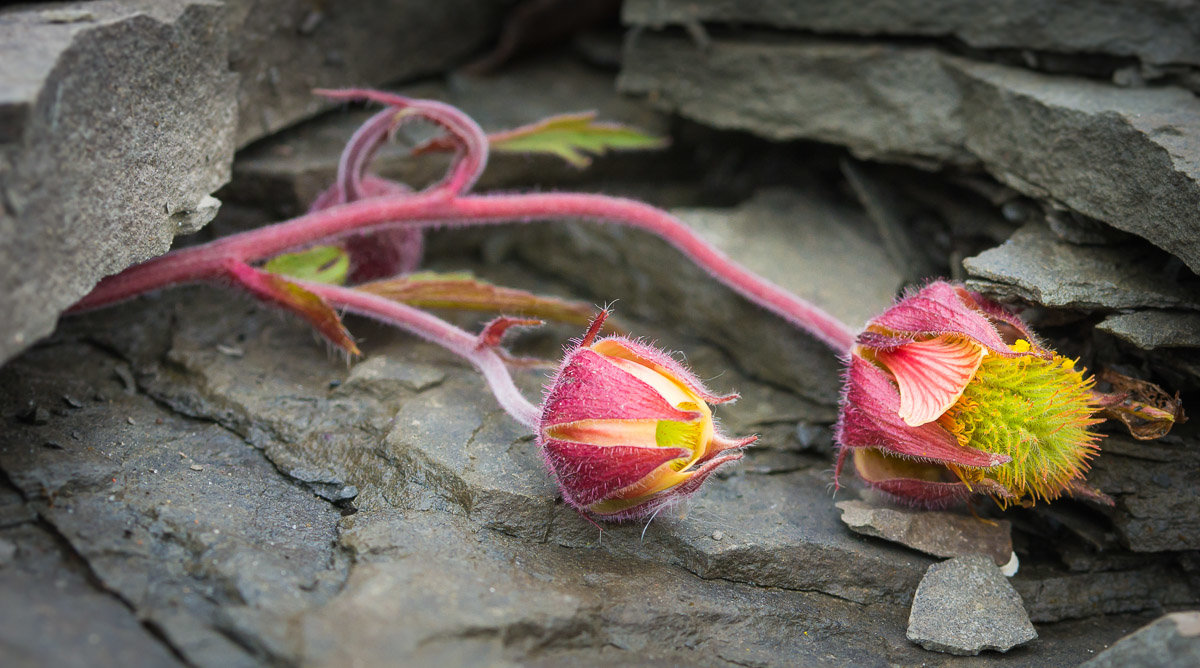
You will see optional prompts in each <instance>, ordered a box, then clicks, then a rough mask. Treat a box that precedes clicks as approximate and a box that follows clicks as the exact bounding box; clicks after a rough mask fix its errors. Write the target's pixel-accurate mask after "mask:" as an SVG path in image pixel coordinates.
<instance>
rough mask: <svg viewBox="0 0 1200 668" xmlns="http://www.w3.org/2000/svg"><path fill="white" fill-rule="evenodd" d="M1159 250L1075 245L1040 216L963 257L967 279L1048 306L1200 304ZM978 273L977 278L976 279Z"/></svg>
mask: <svg viewBox="0 0 1200 668" xmlns="http://www.w3.org/2000/svg"><path fill="white" fill-rule="evenodd" d="M1163 260H1164V258H1163V257H1162V256H1161V253H1157V252H1154V249H1151V248H1144V249H1143V248H1138V246H1137V244H1130V243H1126V244H1124V245H1121V246H1079V245H1076V244H1072V243H1068V242H1065V241H1061V240H1060V239H1059V238H1058V237H1056V236H1055V235H1054V233H1053V232H1051V231H1050V229H1049V228H1048V227H1046V226H1045V225H1044V224H1042V223H1040V222H1034V223H1030V224H1028V225H1026V226H1024V227H1022V228H1021V229H1020V230H1017V232H1016V233H1015V234H1013V236H1012V237H1011V238H1010V239H1009V240H1008V241H1006V242H1004V243H1003V244H1002V245H1000V246H997V247H996V248H993V249H991V250H987V251H984V252H983V253H981V254H979V255H977V256H975V257H971V258H967V259H965V260H963V267H965V268H966V269H967V271H969V272H970V273H971V275H972V276H973V277H977V278H973V279H972V280H970V281H968V285H969V286H971V287H973V288H975V289H982V290H985V291H986V292H988V293H989V294H992V295H997V296H1001V297H1019V298H1021V299H1025V300H1027V301H1030V302H1034V303H1037V304H1041V305H1042V306H1047V307H1051V308H1074V309H1090V310H1116V309H1131V308H1138V307H1154V308H1185V309H1200V291H1197V290H1195V289H1193V288H1191V287H1188V286H1185V285H1182V284H1180V283H1178V282H1175V281H1173V280H1172V275H1171V274H1170V273H1169V272H1168V269H1167V268H1165V267H1164V266H1163V264H1164V263H1163ZM980 279H982V280H980Z"/></svg>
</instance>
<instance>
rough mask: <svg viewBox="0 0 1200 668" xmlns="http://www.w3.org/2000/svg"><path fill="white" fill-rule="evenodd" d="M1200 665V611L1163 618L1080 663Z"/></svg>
mask: <svg viewBox="0 0 1200 668" xmlns="http://www.w3.org/2000/svg"><path fill="white" fill-rule="evenodd" d="M1197 664H1200V612H1196V611H1194V610H1193V611H1189V612H1173V613H1171V614H1169V615H1164V616H1162V617H1161V618H1159V619H1157V620H1155V621H1154V622H1153V623H1151V624H1147V625H1146V626H1145V627H1143V628H1140V629H1138V630H1137V631H1136V632H1135V633H1131V634H1130V635H1128V636H1126V637H1124V638H1121V640H1119V641H1118V642H1117V644H1116V645H1113V646H1112V647H1110V648H1108V649H1106V650H1105V651H1104V652H1102V653H1101V654H1100V655H1099V656H1097V657H1096V658H1094V659H1092V660H1091V661H1088V662H1087V663H1084V664H1083V668H1149V667H1150V666H1158V667H1160V668H1184V667H1185V666H1195V665H1197Z"/></svg>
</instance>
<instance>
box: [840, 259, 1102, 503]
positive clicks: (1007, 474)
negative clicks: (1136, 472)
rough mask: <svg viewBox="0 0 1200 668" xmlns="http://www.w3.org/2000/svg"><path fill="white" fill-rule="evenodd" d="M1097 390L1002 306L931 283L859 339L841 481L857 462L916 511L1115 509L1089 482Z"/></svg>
mask: <svg viewBox="0 0 1200 668" xmlns="http://www.w3.org/2000/svg"><path fill="white" fill-rule="evenodd" d="M1093 382H1094V381H1093V380H1092V379H1091V378H1090V377H1089V378H1084V374H1083V372H1081V371H1077V370H1075V362H1074V361H1073V360H1067V359H1064V358H1063V357H1061V356H1059V355H1058V354H1057V353H1055V352H1054V351H1052V350H1049V349H1047V348H1044V347H1043V346H1042V345H1041V344H1040V343H1039V342H1038V340H1037V339H1036V337H1035V336H1034V335H1033V333H1032V332H1030V331H1029V329H1028V327H1026V325H1025V324H1024V323H1023V322H1021V320H1020V319H1019V318H1018V317H1016V316H1015V315H1013V314H1012V313H1010V312H1008V311H1007V310H1005V309H1004V308H1003V307H1001V306H1000V305H998V304H996V303H994V302H991V301H989V300H987V299H985V298H983V297H982V296H980V295H978V294H976V293H973V292H969V291H967V290H966V289H965V288H962V287H960V286H956V285H952V284H949V283H945V282H936V283H931V284H930V285H928V286H926V287H925V288H923V289H921V290H920V291H918V292H917V293H915V294H913V295H911V296H909V297H907V298H905V299H903V300H901V301H900V302H899V303H898V304H897V305H896V306H894V307H892V308H890V309H888V310H887V311H886V312H885V313H884V314H883V315H881V316H879V317H878V318H875V319H874V320H872V321H871V322H870V323H868V325H867V328H866V330H865V331H864V332H863V333H862V334H860V335H859V337H858V339H857V344H856V345H855V346H854V349H853V351H852V354H851V356H850V361H849V368H848V369H847V374H846V384H845V392H844V394H843V397H842V405H841V414H840V417H839V421H838V427H837V439H838V443H839V445H840V451H839V455H838V463H837V471H838V473H840V471H841V468H842V466H843V465H844V464H845V462H846V460H847V459H848V458H849V459H850V460H852V462H853V465H854V470H855V472H856V473H857V474H858V476H859V477H860V478H861V479H862V480H863V481H864V482H866V483H867V484H868V485H870V486H871V487H874V488H876V489H878V490H881V491H883V492H886V493H888V494H890V495H892V496H894V497H897V498H898V499H900V500H903V501H907V502H910V503H913V504H917V505H928V506H941V505H947V504H949V503H953V502H955V501H958V500H961V499H964V498H966V497H968V496H970V495H972V494H976V493H982V494H989V495H991V496H992V497H994V498H996V499H997V500H998V501H999V502H1000V503H1001V504H1002V505H1004V504H1007V503H1024V504H1028V503H1032V502H1034V501H1036V500H1039V499H1041V500H1046V501H1050V500H1053V499H1056V498H1058V497H1059V496H1061V495H1062V494H1064V493H1065V494H1076V495H1083V496H1087V497H1090V498H1092V499H1097V500H1102V501H1104V500H1107V497H1105V496H1104V495H1103V494H1101V493H1100V492H1097V491H1095V490H1092V489H1091V488H1089V487H1087V485H1086V484H1084V482H1083V476H1084V474H1085V473H1086V471H1087V469H1088V461H1089V460H1090V459H1091V458H1092V457H1093V456H1094V455H1095V454H1096V452H1097V451H1098V445H1097V441H1098V438H1099V437H1098V436H1097V435H1096V434H1095V433H1093V432H1092V431H1091V430H1090V427H1091V426H1092V425H1094V424H1096V423H1098V422H1100V421H1101V420H1100V419H1099V418H1097V417H1096V413H1097V412H1098V411H1099V410H1100V409H1101V408H1102V402H1101V400H1100V398H1099V395H1097V394H1096V393H1095V392H1093V391H1092V389H1091V388H1092V385H1093ZM1109 502H1110V503H1111V501H1109Z"/></svg>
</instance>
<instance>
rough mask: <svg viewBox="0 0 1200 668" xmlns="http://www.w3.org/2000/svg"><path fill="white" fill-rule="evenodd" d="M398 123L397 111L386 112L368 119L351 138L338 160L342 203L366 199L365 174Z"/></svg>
mask: <svg viewBox="0 0 1200 668" xmlns="http://www.w3.org/2000/svg"><path fill="white" fill-rule="evenodd" d="M395 122H396V110H395V109H384V110H383V111H381V112H379V113H377V114H375V115H374V116H372V117H371V118H369V119H368V120H367V122H366V123H363V124H362V125H361V126H360V127H359V128H358V130H356V131H355V132H354V135H353V136H351V137H350V141H349V142H347V144H346V150H345V151H343V152H342V157H341V159H340V160H338V171H337V183H338V185H339V186H341V199H340V201H339V202H338V203H339V204H342V203H345V202H353V201H355V200H359V199H362V198H363V197H366V193H364V192H363V187H362V177H363V174H365V173H366V171H367V165H368V164H370V163H371V160H372V159H374V157H375V153H376V152H378V151H379V147H380V146H381V145H383V142H384V140H385V139H386V137H387V134H388V132H389V131H391V129H392V125H393V124H394V123H395Z"/></svg>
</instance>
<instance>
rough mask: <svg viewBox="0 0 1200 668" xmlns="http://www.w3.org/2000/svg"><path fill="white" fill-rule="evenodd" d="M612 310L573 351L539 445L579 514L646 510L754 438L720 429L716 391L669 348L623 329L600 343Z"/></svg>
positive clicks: (691, 486)
mask: <svg viewBox="0 0 1200 668" xmlns="http://www.w3.org/2000/svg"><path fill="white" fill-rule="evenodd" d="M605 316H606V314H605V313H601V314H600V315H599V316H598V317H597V318H596V320H595V321H593V323H592V325H591V327H590V328H589V330H588V333H587V334H586V335H585V336H584V338H583V339H582V340H581V341H580V343H579V345H577V346H575V347H574V348H572V349H571V350H569V351H568V352H567V355H566V357H565V359H564V360H563V363H562V366H561V367H559V369H558V373H557V374H556V375H555V376H554V379H553V380H552V381H551V382H550V385H549V386H548V389H547V392H546V400H545V402H544V403H543V405H542V414H541V421H540V424H539V426H538V433H537V438H538V444H539V446H540V447H541V449H542V452H543V453H544V455H545V458H546V464H547V466H548V468H549V469H550V471H551V472H552V473H553V474H554V477H555V479H556V480H557V481H558V485H559V487H560V488H561V490H562V495H563V499H565V500H566V502H567V503H569V504H570V505H571V506H572V507H574V508H576V509H577V510H579V511H580V512H582V513H584V514H586V515H591V516H595V517H598V518H603V519H609V520H622V519H632V518H636V517H642V516H645V515H649V514H651V513H653V512H655V511H657V510H658V509H660V508H662V507H663V506H664V505H667V504H669V503H671V502H673V501H675V500H678V499H681V498H683V497H685V496H687V495H689V494H691V493H693V492H695V491H696V490H697V489H698V488H699V487H700V485H701V484H702V483H703V482H704V481H705V480H706V479H707V478H708V476H710V475H711V474H712V473H713V471H715V470H716V469H717V468H718V467H720V466H722V465H723V464H726V463H728V462H732V461H735V460H738V459H741V457H742V453H741V452H739V450H740V449H741V448H744V447H746V446H747V445H750V444H751V443H753V442H754V441H755V439H756V438H757V437H755V436H751V437H748V438H742V439H731V438H727V437H725V436H723V435H721V434H720V433H719V432H718V431H717V429H716V425H715V424H714V422H713V416H712V411H711V409H710V408H709V404H720V403H725V402H728V401H732V400H734V399H736V398H737V395H736V394H731V395H726V396H717V395H714V394H712V393H711V392H709V391H708V390H707V389H705V388H704V385H703V384H702V383H701V382H700V380H699V379H698V378H696V376H695V375H694V374H692V373H691V372H690V371H688V370H687V369H686V368H684V367H683V365H681V364H680V363H679V362H677V361H675V360H674V359H673V358H672V357H671V356H670V355H668V354H666V353H665V352H663V351H661V350H658V349H657V348H654V347H652V346H648V345H646V344H643V343H640V342H638V341H633V340H630V339H627V338H624V337H620V336H609V337H605V338H601V339H598V340H596V339H595V337H596V334H597V332H598V331H599V328H600V325H601V324H602V323H603V320H604V318H605Z"/></svg>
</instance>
